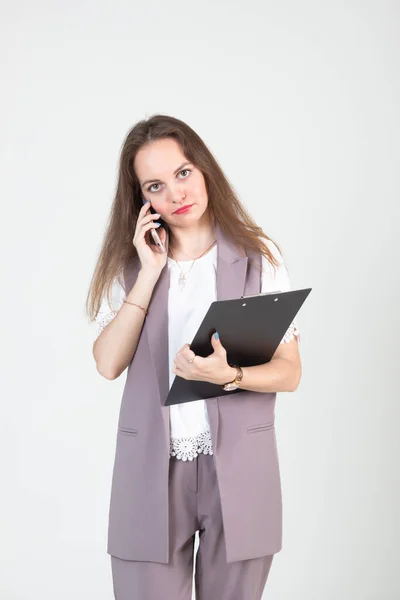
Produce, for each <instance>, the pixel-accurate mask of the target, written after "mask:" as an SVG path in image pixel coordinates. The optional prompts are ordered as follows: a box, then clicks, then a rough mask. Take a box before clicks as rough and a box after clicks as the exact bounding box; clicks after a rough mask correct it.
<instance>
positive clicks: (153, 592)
mask: <svg viewBox="0 0 400 600" xmlns="http://www.w3.org/2000/svg"><path fill="white" fill-rule="evenodd" d="M169 494H170V498H169V506H170V561H169V563H168V564H164V563H156V562H147V561H131V560H123V559H121V558H117V557H115V556H111V568H112V577H113V585H114V596H115V599H116V600H191V598H192V582H193V553H194V541H195V533H196V531H198V532H199V546H198V550H197V553H196V557H195V570H194V578H195V589H196V600H261V597H262V593H263V590H264V587H265V583H266V581H267V577H268V573H269V570H270V567H271V563H272V559H273V555H270V556H262V557H260V558H253V559H249V560H242V561H237V562H233V563H227V562H226V553H225V541H224V531H223V525H222V513H221V503H220V496H219V489H218V481H217V475H216V471H215V465H214V456H213V455H209V454H199V456H198V457H197V458H195V459H194V460H193V461H183V460H178V459H176V458H174V457H171V458H170V471H169Z"/></svg>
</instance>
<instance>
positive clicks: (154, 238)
mask: <svg viewBox="0 0 400 600" xmlns="http://www.w3.org/2000/svg"><path fill="white" fill-rule="evenodd" d="M142 202H143V204H145V202H146V199H145V198H144V197H143V196H142ZM150 212H151V213H152V214H153V215H154V214H155V212H156V211H155V210H154V208H153V207H152V206H151V205H150ZM155 222H156V223H160V226H161V227H164V229H167V228H166V223H164V221H163V220H162V219H161V218H160V219H158V221H155ZM150 243H152V244H153V245H154V244H155V245H157V246H158V247H159V248H161V250H162V251H163V252H165V251H166V250H165V247H164V244H163V243H162V241H161V239H160V236H159V235H158V233H157V229H150Z"/></svg>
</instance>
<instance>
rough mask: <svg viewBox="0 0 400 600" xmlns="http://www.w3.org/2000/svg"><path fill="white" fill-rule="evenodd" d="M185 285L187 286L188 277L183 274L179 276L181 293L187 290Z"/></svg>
mask: <svg viewBox="0 0 400 600" xmlns="http://www.w3.org/2000/svg"><path fill="white" fill-rule="evenodd" d="M185 285H186V275H185V273H181V274H180V275H179V288H180V290H181V292H183V290H184V289H185Z"/></svg>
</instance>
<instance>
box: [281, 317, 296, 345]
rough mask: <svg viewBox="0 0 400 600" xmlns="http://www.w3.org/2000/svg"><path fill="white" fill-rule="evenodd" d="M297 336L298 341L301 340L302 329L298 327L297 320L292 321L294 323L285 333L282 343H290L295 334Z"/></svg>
mask: <svg viewBox="0 0 400 600" xmlns="http://www.w3.org/2000/svg"><path fill="white" fill-rule="evenodd" d="M295 335H296V336H297V339H298V341H300V339H301V336H300V331H299V330H298V329H297V325H296V321H292V324H291V325H290V327H289V329H288V330H287V332H286V333H285V335H284V336H283V338H282V340H281V344H282V343H283V342H285V343H288V342H290V341H291V340H292V339H293V338H294V336H295Z"/></svg>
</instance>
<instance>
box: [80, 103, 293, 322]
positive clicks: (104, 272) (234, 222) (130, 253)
mask: <svg viewBox="0 0 400 600" xmlns="http://www.w3.org/2000/svg"><path fill="white" fill-rule="evenodd" d="M165 138H173V139H174V140H176V141H177V142H178V143H179V144H180V146H181V148H182V151H183V153H184V155H185V157H186V158H187V160H188V161H190V162H191V163H193V164H194V165H195V166H196V167H197V168H198V169H199V170H200V171H201V172H202V174H203V176H204V179H205V184H206V189H207V195H208V207H209V210H210V214H211V217H212V218H214V220H215V221H216V222H217V223H218V224H219V225H220V227H221V229H222V231H223V232H224V233H225V234H226V235H227V236H228V237H229V238H230V239H231V240H232V241H234V242H235V243H236V244H237V245H238V246H241V247H243V248H245V249H246V250H250V251H253V252H258V253H261V254H263V255H264V256H265V257H266V258H267V260H268V261H269V262H270V263H271V265H272V266H273V267H274V268H275V266H278V265H279V262H278V261H277V260H276V258H275V257H274V255H273V254H272V253H271V252H270V250H269V248H268V246H267V245H266V243H265V242H264V241H263V239H264V240H270V241H271V242H273V243H274V244H275V245H276V247H277V248H278V251H279V252H280V253H281V250H280V248H279V246H278V244H277V243H276V242H274V241H273V240H272V239H271V238H270V237H268V236H267V235H266V234H265V233H264V232H263V230H262V229H261V227H258V225H257V224H256V223H255V222H254V221H253V219H252V218H251V216H250V215H249V214H248V213H247V211H246V210H245V208H244V207H243V206H242V204H241V202H240V200H239V198H238V197H237V195H236V193H235V192H234V190H233V188H232V186H231V184H230V183H229V181H228V179H227V178H226V176H225V175H224V173H223V171H222V169H221V167H220V166H219V164H218V162H217V161H216V159H215V158H214V156H213V155H212V153H211V151H210V150H209V149H208V148H207V146H206V145H205V143H204V142H203V140H202V139H201V138H200V137H199V136H198V135H197V133H196V132H195V131H194V130H193V129H191V127H189V125H187V124H186V123H184V122H183V121H180V120H179V119H176V118H174V117H170V116H167V115H160V114H159V115H153V116H152V117H150V118H149V119H145V120H142V121H139V122H138V123H136V125H135V126H134V127H133V128H132V129H131V130H130V131H129V133H128V134H127V136H126V138H125V140H124V143H123V145H122V150H121V154H120V161H119V171H118V181H117V190H116V194H115V198H114V201H113V204H112V207H111V212H110V216H109V219H108V223H107V225H106V230H105V233H104V238H103V244H102V247H101V250H100V253H99V257H98V260H97V263H96V266H95V269H94V272H93V276H92V280H91V282H90V286H89V291H88V295H87V299H86V312H87V314H88V315H89V317H90V319H91V320H93V319H94V318H95V317H96V315H97V313H98V312H99V309H100V304H101V300H102V297H103V294H106V295H107V298H108V301H109V302H110V295H111V287H112V283H113V280H114V278H115V277H117V276H119V277H120V276H121V274H122V273H123V271H124V269H125V268H126V266H127V265H128V263H129V262H130V261H132V260H133V259H135V258H137V251H136V248H135V246H134V245H133V243H132V240H133V235H134V232H135V229H136V222H137V219H138V215H139V211H140V209H141V207H142V199H141V196H142V195H141V188H140V182H139V180H138V178H137V176H136V174H135V171H134V168H133V165H134V159H135V156H136V154H137V152H138V151H139V150H140V148H141V147H142V146H144V145H145V144H148V143H150V142H153V141H155V140H160V139H165ZM260 238H263V239H260ZM121 281H122V280H121Z"/></svg>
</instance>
